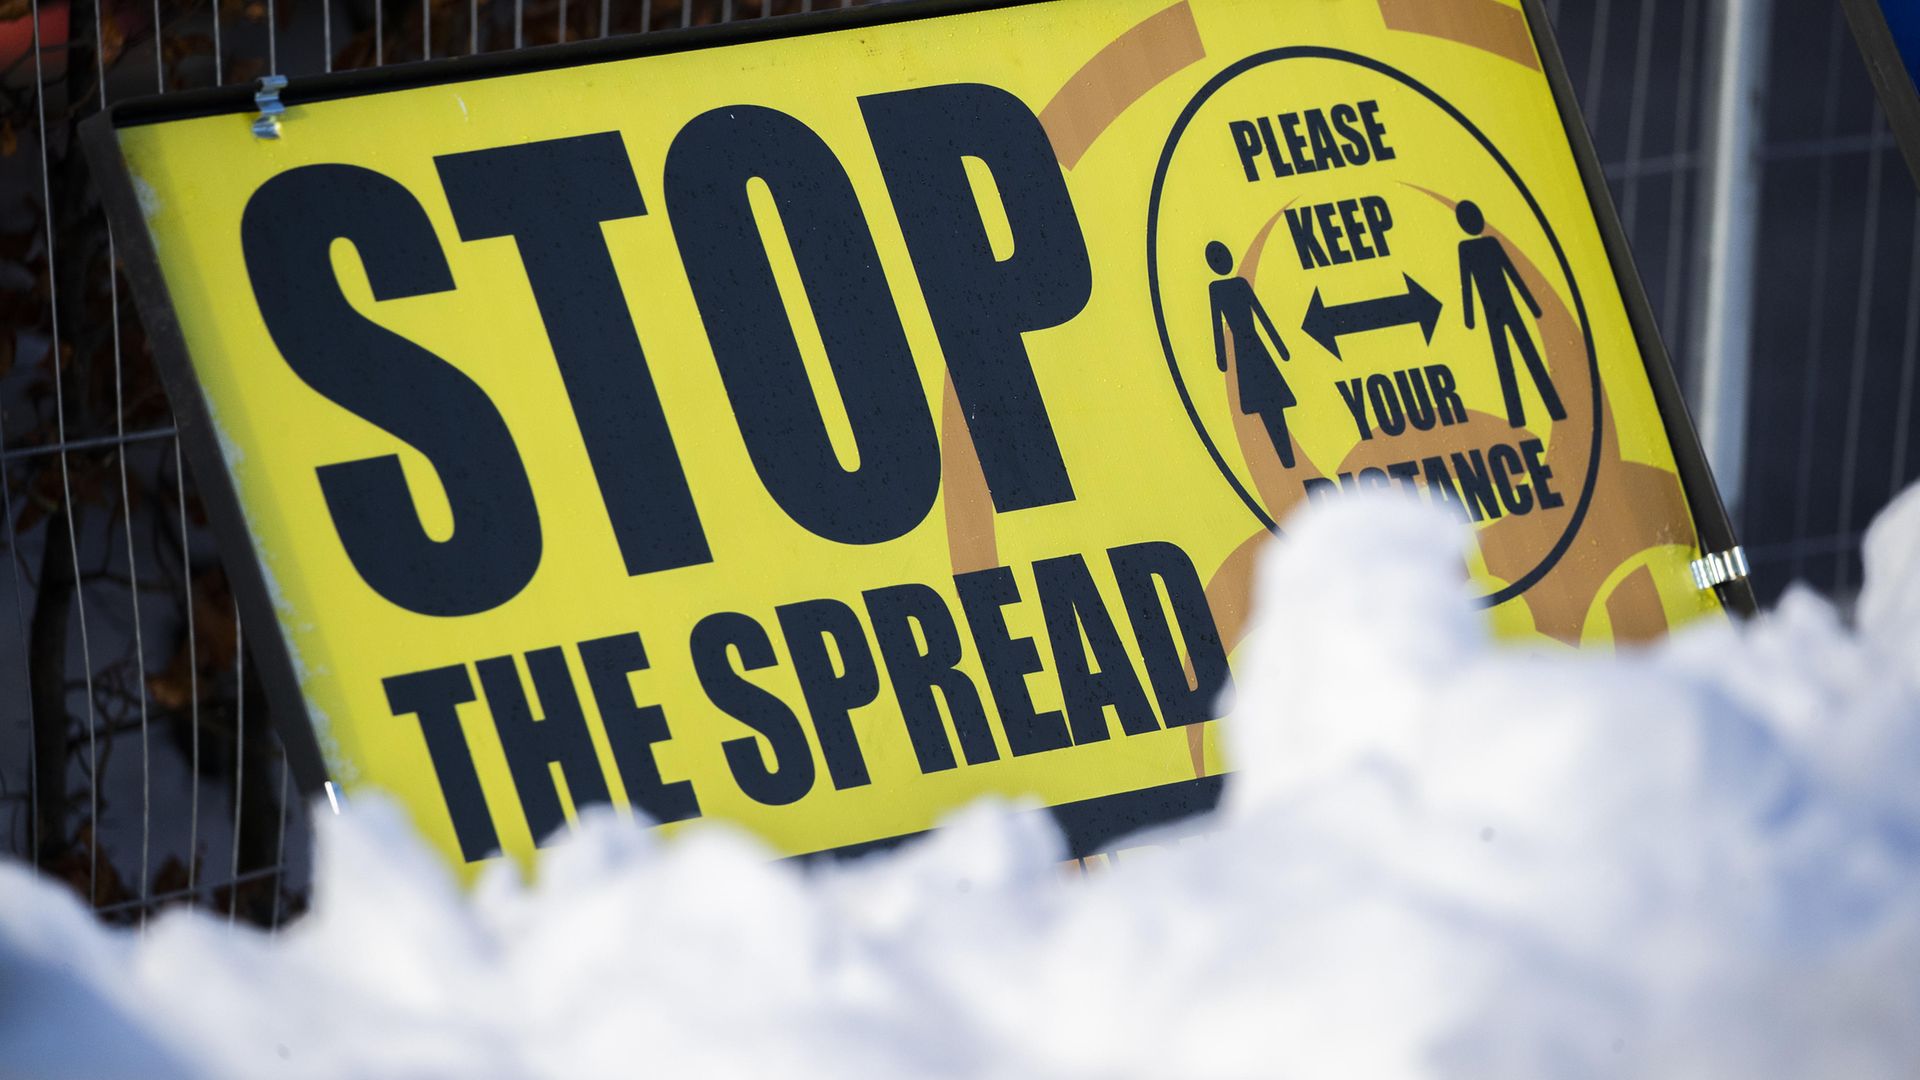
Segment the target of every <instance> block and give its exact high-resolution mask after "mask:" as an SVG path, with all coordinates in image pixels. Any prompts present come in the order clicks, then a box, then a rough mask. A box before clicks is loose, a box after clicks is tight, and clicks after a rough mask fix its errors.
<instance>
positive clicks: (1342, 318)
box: [1300, 274, 1440, 360]
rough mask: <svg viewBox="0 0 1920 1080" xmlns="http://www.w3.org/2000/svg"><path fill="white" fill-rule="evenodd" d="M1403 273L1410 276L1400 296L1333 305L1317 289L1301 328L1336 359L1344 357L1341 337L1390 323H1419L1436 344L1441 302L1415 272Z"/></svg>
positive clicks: (1402, 324) (1428, 338)
mask: <svg viewBox="0 0 1920 1080" xmlns="http://www.w3.org/2000/svg"><path fill="white" fill-rule="evenodd" d="M1401 276H1402V277H1405V278H1406V279H1407V291H1406V292H1404V293H1402V294H1400V295H1399V296H1383V297H1380V298H1379V299H1377V300H1359V301H1355V302H1354V303H1351V304H1335V305H1333V306H1331V307H1329V306H1328V305H1327V302H1326V301H1324V300H1322V299H1321V298H1320V290H1319V289H1315V290H1313V301H1312V302H1311V303H1309V304H1308V305H1307V317H1306V318H1305V319H1304V320H1302V321H1301V323H1300V329H1302V330H1304V331H1306V332H1307V336H1308V337H1310V338H1312V339H1313V340H1315V341H1317V342H1319V343H1320V346H1321V347H1322V348H1324V349H1326V350H1327V351H1328V352H1330V353H1332V354H1333V355H1334V358H1335V359H1336V360H1337V359H1341V356H1340V339H1341V337H1343V336H1345V335H1347V334H1359V333H1364V332H1365V331H1368V330H1379V329H1381V328H1383V327H1388V326H1404V325H1406V324H1409V323H1419V324H1420V332H1421V333H1423V334H1425V335H1426V336H1427V342H1428V344H1432V342H1433V331H1434V328H1435V327H1438V326H1439V325H1440V301H1439V299H1438V298H1437V297H1435V296H1434V295H1433V294H1432V293H1430V292H1428V291H1427V290H1425V289H1423V288H1421V287H1420V283H1419V282H1417V281H1415V280H1413V275H1412V274H1403V275H1401Z"/></svg>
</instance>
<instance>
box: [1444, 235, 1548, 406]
mask: <svg viewBox="0 0 1920 1080" xmlns="http://www.w3.org/2000/svg"><path fill="white" fill-rule="evenodd" d="M1454 216H1455V217H1456V218H1457V219H1458V220H1459V222H1460V227H1461V228H1462V229H1464V230H1466V233H1467V235H1468V236H1469V237H1471V239H1468V240H1462V241H1460V308H1461V310H1462V311H1464V312H1466V318H1467V329H1469V330H1471V329H1473V294H1474V290H1476V289H1478V290H1479V292H1480V302H1481V304H1482V305H1483V306H1484V307H1485V310H1486V314H1487V336H1488V337H1489V338H1490V339H1492V341H1493V364H1494V368H1495V369H1496V370H1498V371H1499V373H1500V392H1501V394H1503V395H1504V396H1505V397H1506V403H1507V423H1509V424H1511V425H1512V426H1514V427H1525V426H1526V424H1527V413H1526V407H1525V406H1524V405H1522V404H1521V402H1520V380H1519V378H1518V377H1517V376H1516V375H1515V374H1514V370H1513V355H1512V354H1511V353H1510V352H1509V351H1508V346H1507V338H1508V336H1509V335H1511V336H1512V338H1513V342H1514V344H1515V345H1518V346H1519V347H1520V358H1521V359H1522V360H1524V361H1526V365H1527V374H1529V375H1531V376H1533V384H1534V386H1536V387H1538V388H1539V390H1540V399H1541V400H1542V401H1544V402H1546V406H1547V415H1548V416H1551V417H1553V418H1554V419H1555V420H1565V419H1566V418H1567V410H1566V408H1565V407H1564V406H1562V405H1561V404H1560V395H1559V393H1558V392H1557V391H1555V390H1554V387H1553V379H1552V378H1550V377H1549V376H1548V375H1547V368H1546V365H1544V364H1542V363H1541V362H1540V351H1539V350H1538V349H1536V348H1534V346H1533V335H1532V334H1531V333H1529V332H1528V330H1527V323H1526V320H1525V319H1524V318H1522V317H1521V315H1520V307H1519V305H1517V304H1515V303H1514V302H1513V294H1514V291H1515V290H1517V291H1518V292H1519V293H1520V298H1521V299H1522V300H1524V301H1526V304H1527V310H1528V311H1531V312H1533V317H1534V318H1536V319H1538V318H1539V317H1540V304H1539V302H1537V301H1536V300H1534V298H1533V293H1532V292H1531V291H1530V290H1529V289H1528V288H1527V283H1526V282H1525V281H1522V280H1520V271H1519V270H1517V269H1515V267H1514V265H1513V259H1512V258H1510V257H1508V255H1507V249H1506V248H1505V247H1504V246H1503V245H1502V244H1501V243H1500V239H1499V238H1498V237H1494V236H1482V235H1480V234H1481V232H1482V231H1483V230H1485V229H1486V227H1487V219H1486V217H1485V215H1483V214H1481V213H1480V208H1479V207H1478V206H1476V205H1474V204H1473V203H1472V202H1471V201H1468V200H1465V199H1462V200H1461V201H1460V205H1459V206H1457V207H1455V208H1454ZM1508 282H1512V283H1513V284H1512V286H1511V287H1509V286H1508V284H1507V283H1508Z"/></svg>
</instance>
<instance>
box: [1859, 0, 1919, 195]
mask: <svg viewBox="0 0 1920 1080" xmlns="http://www.w3.org/2000/svg"><path fill="white" fill-rule="evenodd" d="M1841 7H1842V8H1844V9H1845V10H1846V13H1847V22H1848V23H1849V24H1851V25H1852V26H1853V36H1854V39H1855V40H1857V41H1858V42H1859V43H1860V53H1861V55H1862V56H1863V57H1864V58H1865V59H1866V62H1867V73H1868V74H1869V75H1870V76H1872V78H1873V86H1874V89H1875V90H1877V91H1879V94H1880V105H1881V107H1882V108H1884V109H1885V110H1886V114H1887V126H1888V127H1890V128H1892V129H1893V135H1894V138H1896V139H1898V140H1899V142H1900V150H1901V152H1902V153H1904V154H1905V155H1906V158H1907V168H1908V169H1909V170H1910V171H1912V173H1913V177H1914V181H1915V182H1916V183H1920V90H1916V85H1920V4H1916V3H1914V2H1913V0H1841Z"/></svg>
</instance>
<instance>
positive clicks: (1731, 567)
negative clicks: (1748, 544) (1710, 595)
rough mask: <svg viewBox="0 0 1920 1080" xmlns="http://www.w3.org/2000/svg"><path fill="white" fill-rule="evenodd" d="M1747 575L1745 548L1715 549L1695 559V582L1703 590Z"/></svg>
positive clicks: (1738, 579)
mask: <svg viewBox="0 0 1920 1080" xmlns="http://www.w3.org/2000/svg"><path fill="white" fill-rule="evenodd" d="M1746 576H1747V553H1746V551H1745V549H1743V548H1738V547H1736V548H1732V549H1730V550H1728V551H1715V552H1712V553H1710V554H1707V555H1703V556H1701V557H1700V558H1698V559H1695V560H1693V583H1694V584H1695V585H1697V586H1699V587H1700V591H1701V592H1705V591H1707V590H1708V589H1711V588H1715V587H1716V586H1720V585H1725V584H1727V583H1728V582H1730V581H1741V580H1744V579H1745V578H1746Z"/></svg>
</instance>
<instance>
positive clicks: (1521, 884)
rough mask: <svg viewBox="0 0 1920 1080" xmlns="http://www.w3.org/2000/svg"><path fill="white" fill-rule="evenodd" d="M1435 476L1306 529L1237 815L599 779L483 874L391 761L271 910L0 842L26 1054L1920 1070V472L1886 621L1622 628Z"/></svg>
mask: <svg viewBox="0 0 1920 1080" xmlns="http://www.w3.org/2000/svg"><path fill="white" fill-rule="evenodd" d="M1436 513H1437V512H1435V511H1432V510H1430V509H1427V508H1422V507H1418V506H1414V505H1411V504H1405V503H1399V502H1387V503H1373V504H1364V505H1363V504H1357V503H1355V502H1352V501H1341V502H1337V503H1335V504H1333V505H1331V506H1328V507H1325V508H1321V509H1318V510H1315V511H1313V512H1311V513H1309V514H1308V515H1307V516H1305V517H1303V518H1302V519H1300V520H1298V521H1297V522H1295V523H1294V524H1295V526H1296V527H1295V528H1294V529H1293V530H1292V531H1291V533H1290V535H1289V537H1288V539H1287V540H1286V541H1285V542H1283V543H1279V544H1276V545H1274V549H1273V551H1272V553H1271V555H1270V558H1269V564H1268V565H1267V566H1266V568H1265V573H1264V575H1263V578H1262V583H1261V586H1260V590H1261V591H1260V596H1259V606H1260V610H1261V612H1262V613H1263V615H1262V618H1263V621H1262V623H1261V624H1260V627H1259V629H1258V630H1257V632H1256V636H1255V638H1254V639H1253V640H1252V641H1251V642H1250V643H1249V646H1248V650H1249V651H1248V652H1247V653H1245V655H1244V658H1243V661H1242V663H1241V665H1240V670H1241V673H1242V676H1241V691H1240V698H1239V704H1238V707H1237V710H1236V716H1235V720H1234V725H1233V727H1232V728H1231V731H1232V735H1233V738H1234V742H1235V751H1236V756H1237V760H1238V761H1239V763H1240V766H1241V771H1240V772H1239V773H1238V774H1237V775H1236V781H1235V783H1233V784H1231V785H1230V786H1229V796H1228V800H1227V803H1226V805H1225V806H1224V807H1223V809H1222V811H1221V812H1220V814H1219V815H1218V817H1217V820H1216V821H1215V822H1214V825H1215V829H1214V831H1212V832H1211V833H1210V834H1209V835H1208V836H1206V837H1205V838H1204V839H1203V840H1200V841H1189V842H1178V843H1176V842H1173V841H1170V840H1169V841H1167V842H1166V843H1164V844H1163V845H1161V846H1159V847H1157V848H1153V849H1152V850H1151V851H1150V852H1149V853H1148V854H1142V855H1139V856H1136V857H1134V858H1131V859H1127V860H1123V861H1122V862H1121V863H1120V864H1119V865H1118V866H1117V867H1116V868H1115V869H1113V870H1112V871H1110V872H1101V873H1095V874H1092V875H1090V876H1087V877H1085V878H1077V879H1075V878H1070V877H1069V876H1068V875H1066V874H1064V873H1063V872H1062V871H1061V869H1060V866H1059V863H1060V861H1061V859H1062V857H1063V849H1062V847H1061V842H1060V839H1059V837H1058V836H1057V835H1055V834H1054V833H1053V832H1052V830H1051V829H1050V827H1048V826H1047V825H1046V824H1045V822H1044V820H1043V819H1042V818H1040V817H1038V816H1036V815H1033V814H1023V813H1017V812H1009V811H1007V810H1006V809H1005V808H999V807H993V806H983V807H976V808H974V809H973V810H970V811H968V812H966V813H964V814H962V815H961V816H960V817H959V818H957V819H956V820H955V821H954V822H953V823H952V825H951V826H950V827H949V828H947V829H945V830H944V831H942V832H939V833H937V834H936V835H934V836H933V837H931V838H929V839H927V840H925V841H923V842H919V843H917V844H914V845H912V846H910V847H907V848H905V849H903V850H901V851H899V852H898V853H895V854H891V855H886V856H876V857H872V858H868V859H864V860H860V861H857V862H853V863H846V864H840V865H813V866H808V867H801V866H797V865H794V864H789V863H774V862H770V861H768V860H767V858H766V856H765V853H764V852H762V851H761V850H759V849H758V848H757V847H755V846H754V845H753V844H752V843H751V842H749V841H747V840H745V839H742V838H739V837H736V836H732V835H728V834H724V833H720V832H718V831H714V832H710V833H707V834H704V835H701V836H698V837H696V838H693V839H690V840H688V841H687V842H683V843H676V844H669V845H657V844H655V843H654V841H653V839H652V838H651V837H650V835H649V834H647V833H646V832H644V831H641V830H638V829H635V828H633V827H632V826H631V825H629V824H625V823H623V822H621V821H619V820H617V819H615V818H613V817H611V816H601V817H595V818H591V819H589V820H588V821H586V822H585V823H583V826H582V828H580V829H579V830H578V831H577V832H576V833H575V835H573V836H572V837H571V838H569V839H566V840H564V841H562V842H560V843H559V844H557V845H556V846H555V847H554V848H552V849H551V850H550V851H549V857H548V860H547V861H546V863H545V864H544V869H543V872H542V874H541V876H540V878H539V880H538V881H537V882H535V883H533V884H523V883H521V882H520V881H519V880H518V879H517V878H516V877H515V876H514V875H513V874H512V872H511V871H503V872H500V873H497V874H493V875H491V876H489V877H487V878H485V879H483V881H482V882H481V884H480V886H479V887H478V888H477V889H476V890H475V891H474V892H473V893H472V894H470V895H466V894H462V893H461V892H460V890H459V889H457V888H456V887H455V885H454V884H453V883H452V882H451V880H450V879H449V877H448V875H447V873H446V872H445V871H444V869H443V868H442V867H441V866H440V864H439V863H438V861H437V860H436V859H435V858H434V856H433V855H432V854H431V853H429V852H428V851H427V850H426V849H424V848H423V847H422V846H421V845H420V844H419V843H418V842H417V841H415V840H414V839H413V838H412V837H411V836H410V834H409V832H408V830H407V829H406V828H405V826H404V823H403V821H402V819H401V817H400V815H399V814H398V813H397V812H395V811H394V810H392V809H391V808H389V807H385V806H382V805H380V804H378V803H375V802H370V801H364V800H363V801H361V802H359V803H356V805H355V806H354V807H353V808H352V810H351V812H350V813H348V814H347V815H346V816H343V817H339V818H328V817H326V816H325V815H322V817H321V823H320V826H319V827H320V829H321V833H320V837H319V858H318V865H317V867H316V881H317V885H316V895H315V898H314V906H313V911H312V914H310V915H309V916H308V917H307V918H305V919H304V920H302V921H300V922H299V923H297V924H296V925H294V926H293V927H292V928H290V929H288V930H286V931H284V932H282V933H281V934H280V936H279V937H277V938H268V937H266V936H264V935H261V934H258V933H255V932H252V931H248V930H244V929H243V930H239V931H232V930H229V929H228V927H227V926H226V924H225V923H224V922H223V921H220V920H218V919H215V918H210V917H207V916H203V915H195V914H173V915H169V916H166V917H163V918H161V919H159V920H157V921H156V922H155V923H154V924H153V925H151V926H150V927H149V928H148V930H147V932H146V933H145V935H144V936H136V935H134V934H132V933H128V932H123V931H110V930H106V929H103V928H101V927H99V926H98V925H96V924H95V923H94V922H93V920H92V919H91V918H90V917H89V916H88V915H87V914H86V912H85V911H84V910H83V909H82V908H81V907H80V906H79V905H78V904H77V903H76V902H75V901H74V900H73V899H72V898H71V897H70V896H69V895H68V894H67V893H66V892H64V891H61V890H59V889H57V888H55V887H54V886H51V885H48V884H45V883H42V882H40V881H38V880H36V879H35V878H33V877H32V876H30V875H29V874H28V873H26V872H25V871H23V870H21V869H20V868H18V867H14V866H0V1076H5V1077H35V1078H53V1077H101V1076H140V1077H201V1076H213V1077H260V1076H314V1077H337V1076H381V1077H496V1076H497V1077H521V1076H556V1077H557V1076H567V1077H582V1076H584V1077H594V1076H627V1075H637V1074H641V1073H655V1072H659V1073H673V1072H690V1073H693V1074H695V1075H700V1076H739V1077H762V1076H783V1077H785V1076H814V1075H817V1076H831V1077H844V1076H934V1077H943V1076H955V1077H973V1076H994V1077H1001V1076H1060V1077H1134V1076H1137V1077H1165V1076H1254V1075H1258V1076H1291V1077H1303V1078H1326V1077H1341V1078H1345V1077H1463V1078H1464V1077H1471V1078H1476V1080H1478V1078H1506V1077H1511V1078H1516V1080H1520V1078H1525V1080H1538V1078H1541V1077H1555V1078H1559V1077H1568V1078H1581V1077H1600V1076H1609V1077H1612V1076H1633V1077H1649V1076H1659V1077H1710V1078H1717V1077H1734V1076H1738V1077H1743V1078H1748V1080H1764V1078H1771V1077H1780V1078H1787V1077H1792V1078H1796V1080H1797V1078H1803V1077H1868V1076H1872V1077H1879V1076H1912V1075H1916V1073H1917V1072H1920V1024H1915V1023H1914V1022H1913V1021H1914V1018H1915V1017H1916V1016H1920V784H1916V783H1915V782H1914V777H1916V776H1920V492H1910V493H1909V494H1908V495H1906V496H1905V497H1904V498H1903V499H1902V500H1901V501H1900V502H1898V503H1897V504H1896V505H1895V506H1894V507H1892V508H1891V509H1889V510H1888V512H1887V513H1886V514H1885V515H1884V516H1883V518H1882V520H1881V522H1880V523H1879V524H1878V525H1877V526H1876V527H1875V529H1874V531H1873V533H1872V535H1871V536H1870V538H1869V540H1868V543H1867V545H1866V557H1867V579H1866V591H1865V594H1864V595H1863V597H1862V598H1861V601H1860V605H1859V618H1858V622H1859V628H1858V630H1857V631H1856V630H1854V629H1850V628H1848V627H1847V626H1845V625H1844V624H1843V622H1842V620H1841V619H1840V618H1839V617H1838V616H1837V615H1836V614H1835V612H1834V611H1833V610H1832V609H1831V608H1829V607H1828V606H1827V605H1826V604H1825V603H1824V602H1823V601H1821V600H1819V599H1818V598H1816V597H1814V596H1813V595H1811V594H1808V593H1803V592H1796V593H1792V594H1790V595H1789V596H1788V597H1787V599H1786V600H1785V601H1784V602H1783V603H1782V604H1781V606H1780V607H1779V609H1778V610H1777V611H1775V612H1773V613H1772V614H1771V615H1769V616H1768V617H1766V618H1764V619H1761V620H1757V621H1755V622H1754V623H1752V624H1750V625H1747V626H1744V627H1732V626H1713V627H1704V628H1700V629H1697V630H1694V631H1692V632H1688V633H1685V634H1682V635H1680V636H1679V637H1677V638H1676V639H1675V640H1673V641H1671V642H1669V643H1667V644H1665V645H1662V646H1659V647H1657V648H1653V649H1648V650H1643V651H1636V652H1628V653H1623V654H1621V655H1618V656H1613V657H1608V656H1600V655H1590V654H1583V655H1574V654H1567V653H1562V652H1544V651H1534V650H1520V649H1512V648H1498V647H1495V646H1494V645H1493V644H1492V643H1491V642H1490V641H1489V640H1488V639H1487V637H1486V634H1485V631H1484V629H1483V623H1482V620H1481V618H1480V616H1479V615H1478V613H1476V612H1475V611H1474V610H1473V609H1472V607H1471V606H1470V605H1469V604H1468V603H1467V602H1466V601H1465V600H1464V599H1463V598H1462V595H1461V589H1460V557H1459V552H1460V547H1461V544H1462V542H1463V538H1462V536H1461V534H1460V533H1459V532H1458V531H1457V527H1456V526H1455V525H1453V524H1452V523H1451V522H1450V521H1449V520H1448V519H1445V518H1442V517H1438V516H1435V515H1436Z"/></svg>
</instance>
